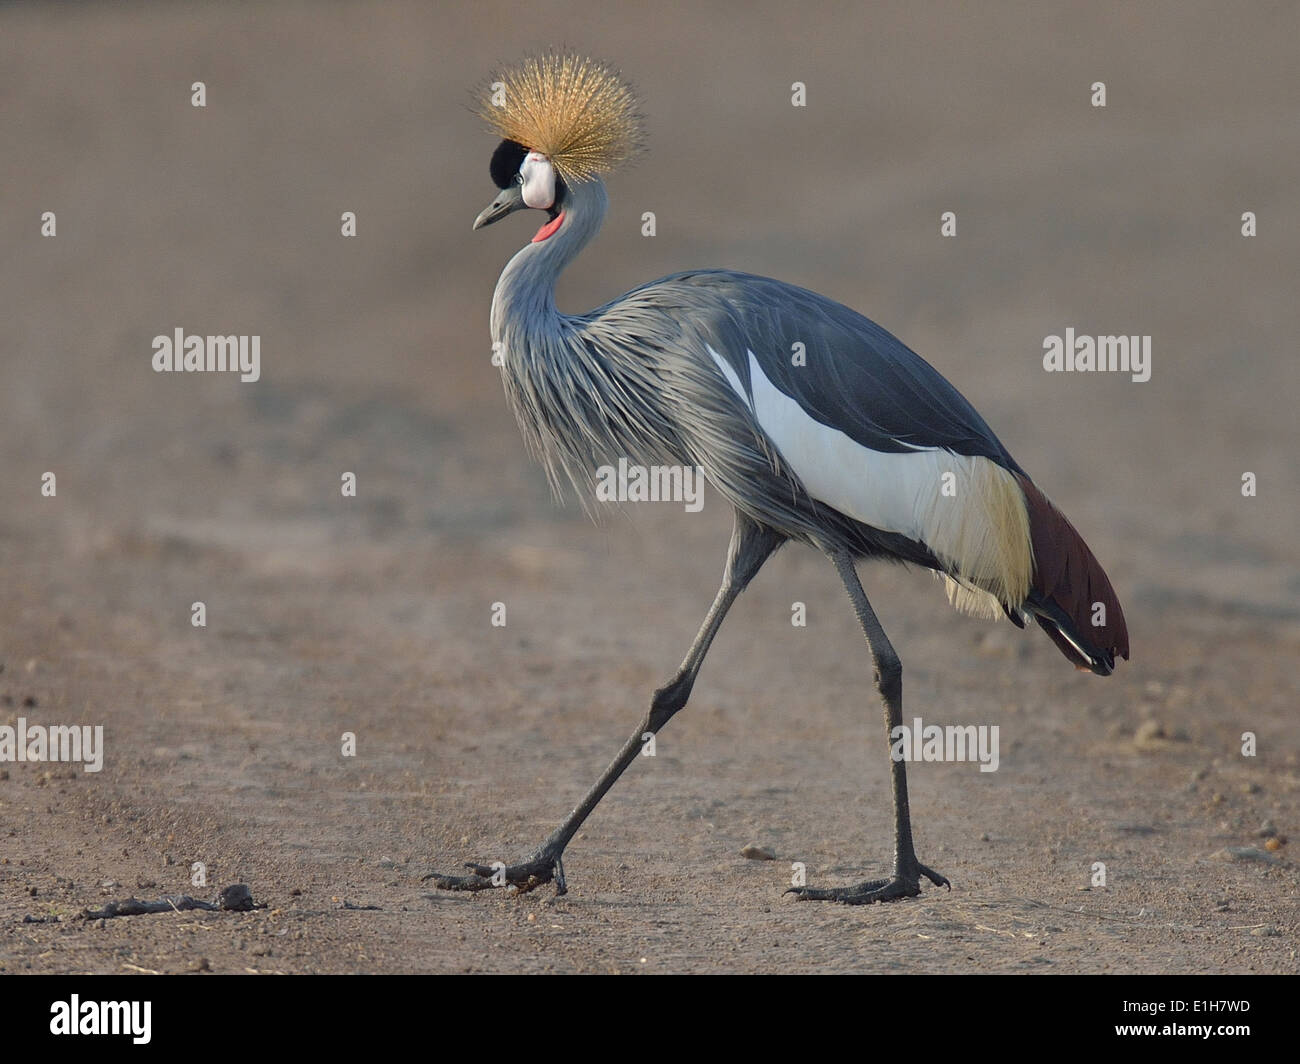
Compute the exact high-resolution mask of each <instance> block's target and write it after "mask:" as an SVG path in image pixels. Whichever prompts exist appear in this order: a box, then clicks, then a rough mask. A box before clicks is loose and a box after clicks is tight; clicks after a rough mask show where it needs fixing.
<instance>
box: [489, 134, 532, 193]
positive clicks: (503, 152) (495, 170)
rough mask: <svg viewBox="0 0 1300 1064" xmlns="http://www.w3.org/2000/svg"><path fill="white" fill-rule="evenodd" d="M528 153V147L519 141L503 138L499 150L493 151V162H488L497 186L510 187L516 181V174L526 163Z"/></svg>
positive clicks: (498, 146)
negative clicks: (525, 158)
mask: <svg viewBox="0 0 1300 1064" xmlns="http://www.w3.org/2000/svg"><path fill="white" fill-rule="evenodd" d="M527 154H528V149H527V148H525V147H524V146H523V145H522V144H520V143H519V142H518V141H514V140H503V141H502V142H501V143H500V144H498V145H497V150H496V151H494V152H493V153H492V162H491V163H489V164H488V172H489V173H490V174H491V175H492V181H493V183H494V184H495V185H496V187H497V188H509V187H510V186H511V185H513V184H514V183H515V175H516V174H518V173H519V168H520V167H521V166H523V165H524V157H525V156H526V155H527Z"/></svg>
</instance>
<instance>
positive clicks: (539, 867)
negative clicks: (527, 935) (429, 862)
mask: <svg viewBox="0 0 1300 1064" xmlns="http://www.w3.org/2000/svg"><path fill="white" fill-rule="evenodd" d="M560 854H561V851H560V850H554V851H552V850H547V849H545V848H544V849H541V850H539V851H538V852H537V853H535V854H533V855H532V856H531V857H529V858H526V859H525V860H524V861H523V862H521V863H520V864H517V865H507V864H505V863H503V862H501V861H497V862H496V863H494V864H490V865H484V864H474V863H472V862H469V863H466V865H465V867H466V868H468V869H470V871H471V873H472V874H471V875H468V876H447V875H443V874H442V873H441V872H430V873H429V874H428V875H425V876H422V877H421V879H426V880H427V879H432V880H433V885H434V886H435V887H436V888H438V889H439V890H492V889H494V888H505V889H511V888H513V889H514V890H515V891H516V892H517V893H519V894H527V893H528V892H529V891H530V890H533V889H534V888H535V887H540V886H541V885H542V884H543V883H552V882H553V883H554V884H555V893H556V894H564V893H565V892H566V891H567V890H568V888H567V887H566V886H565V882H564V863H563V862H562V861H561V860H560Z"/></svg>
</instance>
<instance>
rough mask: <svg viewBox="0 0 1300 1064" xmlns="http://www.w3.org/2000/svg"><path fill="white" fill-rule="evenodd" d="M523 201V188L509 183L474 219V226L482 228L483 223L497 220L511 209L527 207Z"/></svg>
mask: <svg viewBox="0 0 1300 1064" xmlns="http://www.w3.org/2000/svg"><path fill="white" fill-rule="evenodd" d="M527 206H528V204H526V203H525V202H524V190H523V189H522V188H521V187H520V186H518V185H511V186H510V187H509V188H503V189H502V190H501V193H500V195H498V196H497V198H496V199H494V200H493V201H492V202H491V203H490V204H489V205H488V207H487V209H486V210H484V212H483V213H482V214H480V215H479V216H478V217H477V218H475V219H474V228H475V229H482V228H483V227H484V226H485V225H491V224H492V223H493V222H498V221H500V220H501V219H502V218H504V217H505V216H506V215H507V214H509V213H511V212H512V211H517V210H521V209H522V208H524V207H527Z"/></svg>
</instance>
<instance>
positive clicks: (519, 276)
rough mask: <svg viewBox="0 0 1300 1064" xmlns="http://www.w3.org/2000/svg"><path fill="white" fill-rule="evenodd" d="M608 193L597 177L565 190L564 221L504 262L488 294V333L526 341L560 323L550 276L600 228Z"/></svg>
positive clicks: (503, 339)
mask: <svg viewBox="0 0 1300 1064" xmlns="http://www.w3.org/2000/svg"><path fill="white" fill-rule="evenodd" d="M608 207H609V199H608V197H607V196H606V194H605V185H604V183H603V182H602V181H600V180H594V181H587V182H583V183H582V184H579V185H576V186H574V187H573V188H572V189H570V190H569V197H568V202H567V203H566V204H565V205H564V208H563V210H564V223H563V224H562V225H561V226H560V228H559V230H557V231H556V232H555V233H554V234H553V235H552V236H550V237H548V238H547V239H546V240H543V241H541V242H539V243H536V244H532V243H530V244H525V245H524V247H523V248H522V249H520V251H519V252H518V253H517V254H516V255H515V257H514V258H512V259H511V260H510V261H509V262H508V263H506V268H505V269H504V270H502V271H501V278H500V280H498V281H497V288H496V294H495V295H494V296H493V298H492V338H493V339H494V340H497V341H500V342H502V343H504V344H505V345H506V348H507V350H508V349H509V347H510V346H511V341H512V340H513V341H514V342H516V343H520V342H527V341H529V340H532V339H534V338H535V337H537V336H538V334H539V333H542V334H544V333H547V332H554V331H557V330H558V329H559V326H560V319H561V318H562V315H561V314H560V313H559V312H558V311H557V310H556V309H555V281H556V278H558V277H559V276H560V273H561V272H562V271H563V270H564V268H565V267H566V266H567V265H568V264H569V263H570V262H571V261H572V260H573V259H574V258H575V257H576V256H577V254H578V252H580V251H581V250H582V249H583V248H584V247H586V245H587V244H588V243H589V242H590V241H591V239H592V238H593V237H594V236H595V235H596V233H597V232H598V231H599V230H600V226H601V223H602V222H603V221H604V220H605V212H606V210H607V209H608Z"/></svg>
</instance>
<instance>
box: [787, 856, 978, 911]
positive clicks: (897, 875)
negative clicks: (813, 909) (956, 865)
mask: <svg viewBox="0 0 1300 1064" xmlns="http://www.w3.org/2000/svg"><path fill="white" fill-rule="evenodd" d="M922 876H924V877H925V878H926V879H928V880H929V881H930V882H931V883H933V884H934V885H935V886H936V887H947V888H948V889H949V890H952V884H951V883H949V882H948V879H947V877H946V876H941V875H940V874H939V873H938V872H936V871H934V870H933V869H931V868H926V866H925V865H923V864H921V862H919V861H914V862H912V864H911V866H910V867H906V868H903V869H896V870H895V872H894V875H893V877H892V878H890V879H873V880H870V881H868V882H866V883H856V884H854V885H853V886H851V887H791V888H790V889H789V890H787V891H786V893H787V894H793V895H794V896H795V899H796V900H797V901H838V902H842V903H843V904H845V905H870V904H871V903H872V902H876V901H897V900H898V899H899V898H915V897H917V896H918V895H919V894H920V893H921V877H922Z"/></svg>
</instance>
